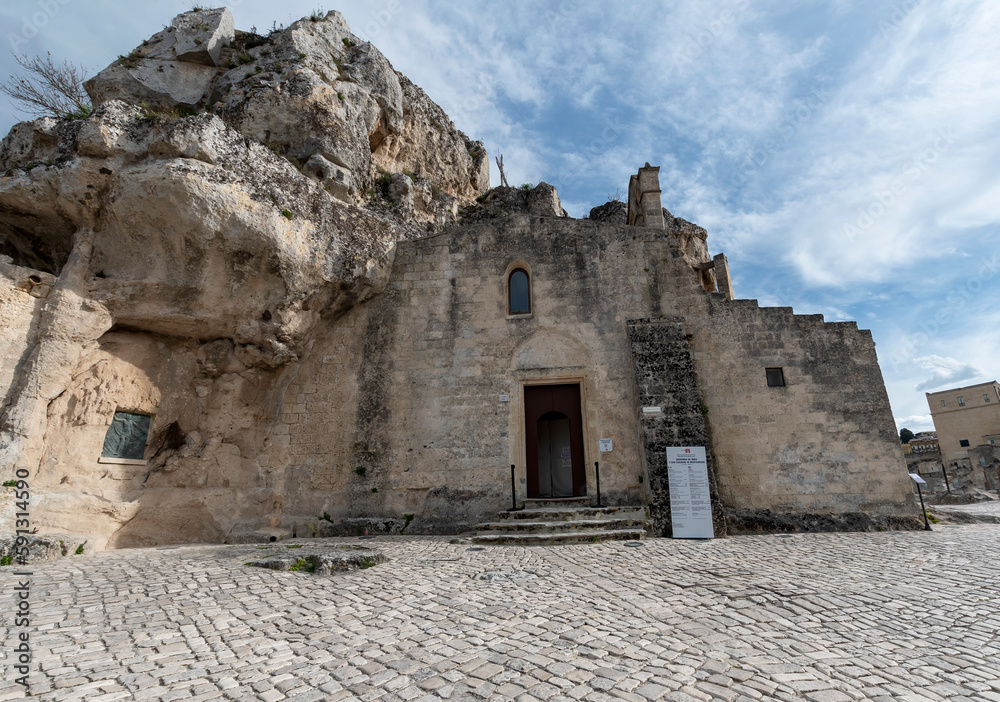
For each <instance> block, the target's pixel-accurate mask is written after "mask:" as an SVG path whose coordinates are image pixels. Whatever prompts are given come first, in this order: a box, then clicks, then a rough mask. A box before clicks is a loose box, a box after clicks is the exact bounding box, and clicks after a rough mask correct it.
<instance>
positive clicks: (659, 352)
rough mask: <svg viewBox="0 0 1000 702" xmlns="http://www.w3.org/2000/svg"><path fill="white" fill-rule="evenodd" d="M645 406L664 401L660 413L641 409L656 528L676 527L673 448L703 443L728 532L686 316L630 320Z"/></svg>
mask: <svg viewBox="0 0 1000 702" xmlns="http://www.w3.org/2000/svg"><path fill="white" fill-rule="evenodd" d="M628 335H629V341H630V342H631V347H632V358H633V361H634V363H635V376H636V386H637V389H638V399H639V405H640V407H660V408H661V409H662V410H663V412H662V414H657V415H645V414H640V416H639V421H640V422H641V423H642V433H643V439H644V443H645V458H646V473H647V474H648V475H649V492H650V498H651V499H650V503H649V512H650V517H651V519H652V521H653V533H654V534H656V535H658V536H659V535H661V534H662V535H668V534H670V533H672V528H671V520H670V514H671V513H670V481H669V479H668V472H667V448H668V447H671V446H703V447H705V457H706V459H707V461H708V479H709V486H710V488H709V489H710V493H711V499H712V521H713V526H714V529H715V535H716V536H717V537H721V536H725V535H726V520H725V515H724V512H723V509H722V505H721V503H720V501H719V488H718V484H717V481H716V477H715V460H714V457H713V455H712V442H711V439H710V438H709V435H708V427H707V426H706V424H705V414H704V405H703V404H702V402H701V396H700V394H699V393H698V384H697V381H696V379H695V374H694V366H693V364H692V363H691V354H690V353H689V350H688V342H687V335H686V333H685V330H684V323H683V322H682V321H680V320H670V321H667V320H661V321H656V322H652V321H650V320H648V319H644V320H635V321H633V322H630V323H629V325H628Z"/></svg>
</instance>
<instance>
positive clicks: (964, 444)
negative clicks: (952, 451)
mask: <svg viewBox="0 0 1000 702" xmlns="http://www.w3.org/2000/svg"><path fill="white" fill-rule="evenodd" d="M958 445H959V446H961V447H962V448H966V447H967V446H968V445H969V440H968V439H962V440H961V441H959V442H958Z"/></svg>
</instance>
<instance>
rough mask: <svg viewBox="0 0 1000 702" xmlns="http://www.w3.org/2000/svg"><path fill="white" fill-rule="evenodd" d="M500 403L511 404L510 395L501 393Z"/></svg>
mask: <svg viewBox="0 0 1000 702" xmlns="http://www.w3.org/2000/svg"><path fill="white" fill-rule="evenodd" d="M500 402H510V395H508V394H507V393H505V392H502V393H500Z"/></svg>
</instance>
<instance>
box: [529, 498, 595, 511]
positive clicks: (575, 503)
mask: <svg viewBox="0 0 1000 702" xmlns="http://www.w3.org/2000/svg"><path fill="white" fill-rule="evenodd" d="M596 499H597V498H594V497H587V496H584V497H541V498H538V497H529V498H527V499H525V500H524V508H525V509H546V508H549V507H559V508H566V507H591V506H593V504H594V501H595V500H596Z"/></svg>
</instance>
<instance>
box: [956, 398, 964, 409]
mask: <svg viewBox="0 0 1000 702" xmlns="http://www.w3.org/2000/svg"><path fill="white" fill-rule="evenodd" d="M958 406H959V407H965V398H964V397H959V398H958Z"/></svg>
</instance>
